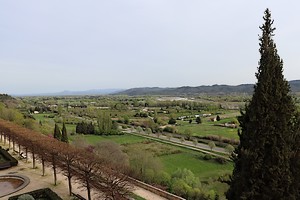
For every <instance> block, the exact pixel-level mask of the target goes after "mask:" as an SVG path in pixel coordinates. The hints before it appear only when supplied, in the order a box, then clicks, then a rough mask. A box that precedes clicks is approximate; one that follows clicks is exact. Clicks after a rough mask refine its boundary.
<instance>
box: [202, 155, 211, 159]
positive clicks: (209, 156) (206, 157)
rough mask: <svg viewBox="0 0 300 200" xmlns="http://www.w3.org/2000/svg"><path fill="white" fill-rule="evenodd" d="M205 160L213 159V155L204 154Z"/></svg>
mask: <svg viewBox="0 0 300 200" xmlns="http://www.w3.org/2000/svg"><path fill="white" fill-rule="evenodd" d="M203 159H204V160H211V159H212V156H211V155H210V154H206V155H205V156H203Z"/></svg>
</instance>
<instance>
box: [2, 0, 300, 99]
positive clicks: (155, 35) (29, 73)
mask: <svg viewBox="0 0 300 200" xmlns="http://www.w3.org/2000/svg"><path fill="white" fill-rule="evenodd" d="M267 7H268V8H269V9H270V10H271V13H272V18H274V20H275V22H274V26H275V27H277V28H278V30H276V31H275V38H274V39H275V42H276V44H277V49H278V53H279V55H280V56H281V58H282V59H283V61H284V75H285V77H286V78H287V80H296V79H299V74H300V68H299V64H300V57H299V55H300V49H299V46H300V38H299V35H300V27H299V26H297V25H296V21H297V19H300V12H299V9H298V8H299V7H300V3H299V2H298V1H289V2H288V3H286V2H284V1H270V2H260V1H255V2H254V1H251V2H250V1H249V2H244V1H237V0H235V1H233V0H230V1H177V0H175V1H174V0H151V1H139V0H130V1H121V0H111V1H91V0H87V1H79V0H66V1H58V0H51V1H50V0H46V1H33V0H28V1H21V0H16V1H1V2H0V27H1V28H0V29H1V30H0V44H1V48H0V69H1V74H2V76H1V79H0V86H1V87H0V93H8V94H36V93H54V92H58V91H64V90H69V91H85V90H90V89H91V88H99V89H105V88H136V87H181V86H200V85H213V84H226V85H239V84H243V83H254V82H255V80H256V79H255V72H256V70H257V66H258V61H259V52H258V48H259V45H258V43H259V41H258V35H259V34H260V33H261V31H260V29H259V26H260V25H261V24H262V22H263V19H262V16H263V12H264V10H265V9H266V8H267Z"/></svg>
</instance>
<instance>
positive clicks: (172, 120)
mask: <svg viewBox="0 0 300 200" xmlns="http://www.w3.org/2000/svg"><path fill="white" fill-rule="evenodd" d="M168 124H176V119H174V118H173V117H171V118H170V120H169V122H168Z"/></svg>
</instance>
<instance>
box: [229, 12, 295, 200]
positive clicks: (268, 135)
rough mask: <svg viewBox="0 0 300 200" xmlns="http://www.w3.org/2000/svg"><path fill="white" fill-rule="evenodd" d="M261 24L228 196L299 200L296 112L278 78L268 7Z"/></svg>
mask: <svg viewBox="0 0 300 200" xmlns="http://www.w3.org/2000/svg"><path fill="white" fill-rule="evenodd" d="M263 19H264V24H263V25H262V27H260V29H261V30H262V35H261V36H260V38H259V40H260V49H259V52H260V55H261V58H260V61H259V67H258V72H257V73H256V78H257V83H256V84H255V86H254V93H253V96H252V99H251V100H250V102H249V103H248V104H247V105H246V108H245V111H244V112H242V113H241V116H240V117H239V119H238V120H239V122H240V126H241V131H240V132H239V136H240V145H239V146H238V147H237V149H236V150H235V156H234V164H235V168H234V171H233V175H232V177H231V183H230V188H229V190H228V192H227V194H226V196H227V198H228V199H234V200H237V199H244V200H245V199H251V200H253V199H260V200H264V199H268V200H270V199H274V200H275V199H297V198H298V199H299V190H297V188H295V184H294V183H295V182H299V180H296V178H295V177H294V175H295V172H294V171H293V167H294V163H293V162H291V159H292V158H293V157H294V149H293V148H294V147H295V138H296V136H297V133H296V131H295V130H296V129H297V128H298V127H295V126H296V124H297V121H296V119H297V118H296V116H297V111H296V107H295V104H294V101H293V99H292V97H291V96H290V95H289V93H290V86H289V84H288V82H287V81H286V80H285V78H284V77H283V74H282V71H283V62H282V60H281V58H280V57H279V55H278V54H277V49H276V45H275V43H274V41H273V36H274V34H273V32H274V30H275V28H273V27H272V25H273V20H272V19H271V14H270V11H269V10H268V9H267V10H266V11H265V16H264V17H263Z"/></svg>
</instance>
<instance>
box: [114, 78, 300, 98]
mask: <svg viewBox="0 0 300 200" xmlns="http://www.w3.org/2000/svg"><path fill="white" fill-rule="evenodd" d="M289 83H290V86H291V90H292V92H300V80H293V81H289ZM253 86H254V84H241V85H236V86H232V85H211V86H206V85H204V86H197V87H189V86H184V87H177V88H160V87H144V88H131V89H128V90H124V91H121V92H117V93H115V94H117V95H129V96H134V95H175V96H176V95H194V94H241V93H247V94H251V93H252V92H253Z"/></svg>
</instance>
